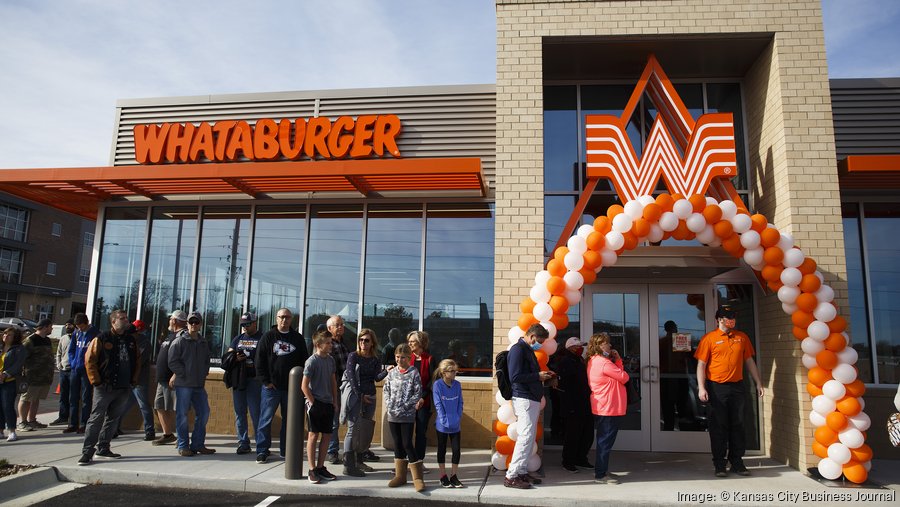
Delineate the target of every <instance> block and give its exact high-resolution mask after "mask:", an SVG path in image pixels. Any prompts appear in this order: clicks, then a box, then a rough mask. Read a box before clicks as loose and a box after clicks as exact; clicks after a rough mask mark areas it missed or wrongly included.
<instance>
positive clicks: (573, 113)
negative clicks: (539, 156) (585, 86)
mask: <svg viewBox="0 0 900 507" xmlns="http://www.w3.org/2000/svg"><path fill="white" fill-rule="evenodd" d="M576 91H577V90H576V87H575V86H574V85H569V86H545V87H544V189H545V190H563V191H569V192H571V191H577V190H578V188H579V184H580V183H579V180H578V173H579V170H578V113H577V109H578V103H577V98H576Z"/></svg>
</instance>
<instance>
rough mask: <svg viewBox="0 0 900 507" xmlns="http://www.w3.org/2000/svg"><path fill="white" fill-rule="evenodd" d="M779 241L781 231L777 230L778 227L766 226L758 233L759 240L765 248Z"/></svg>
mask: <svg viewBox="0 0 900 507" xmlns="http://www.w3.org/2000/svg"><path fill="white" fill-rule="evenodd" d="M779 241H781V233H780V232H778V229H773V228H771V227H766V228H765V229H763V231H762V232H761V233H759V242H760V244H762V246H763V247H765V248H771V247H773V246H775V245H777V244H778V242H779Z"/></svg>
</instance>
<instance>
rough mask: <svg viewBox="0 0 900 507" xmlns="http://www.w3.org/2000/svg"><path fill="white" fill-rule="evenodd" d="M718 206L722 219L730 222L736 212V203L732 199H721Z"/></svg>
mask: <svg viewBox="0 0 900 507" xmlns="http://www.w3.org/2000/svg"><path fill="white" fill-rule="evenodd" d="M719 207H720V208H722V220H728V221H729V222H730V221H731V219H732V218H734V216H735V215H736V214H737V204H735V203H734V201H722V202H720V203H719Z"/></svg>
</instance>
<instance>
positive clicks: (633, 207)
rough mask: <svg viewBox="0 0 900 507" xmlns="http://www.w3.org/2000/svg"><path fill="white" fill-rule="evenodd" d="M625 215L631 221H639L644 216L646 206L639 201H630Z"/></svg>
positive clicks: (627, 203) (626, 204)
mask: <svg viewBox="0 0 900 507" xmlns="http://www.w3.org/2000/svg"><path fill="white" fill-rule="evenodd" d="M625 214H626V215H628V216H629V217H630V218H631V220H637V219H638V218H641V216H642V215H643V214H644V205H643V204H641V201H638V200H632V201H628V202H626V203H625Z"/></svg>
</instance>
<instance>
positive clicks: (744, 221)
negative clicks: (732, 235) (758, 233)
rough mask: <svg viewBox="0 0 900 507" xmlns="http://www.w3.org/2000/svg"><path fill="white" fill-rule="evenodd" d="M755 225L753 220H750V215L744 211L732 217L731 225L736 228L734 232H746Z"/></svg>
mask: <svg viewBox="0 0 900 507" xmlns="http://www.w3.org/2000/svg"><path fill="white" fill-rule="evenodd" d="M752 226H753V220H750V215H745V214H744V213H738V214H737V215H735V216H734V218H732V219H731V227H732V229H734V232H736V233H738V234H744V233H745V232H747V231H749V230H750V227H752Z"/></svg>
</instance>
